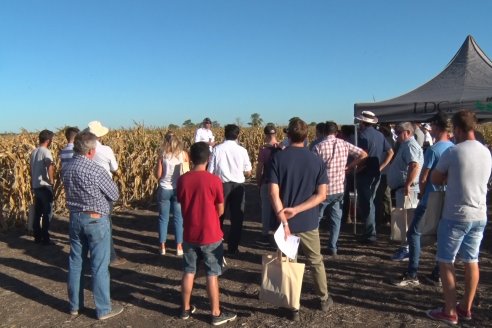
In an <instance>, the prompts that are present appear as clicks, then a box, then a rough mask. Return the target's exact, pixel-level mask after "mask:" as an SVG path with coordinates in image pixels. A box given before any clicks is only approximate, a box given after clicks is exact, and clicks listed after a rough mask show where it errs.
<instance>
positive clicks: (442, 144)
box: [419, 141, 454, 206]
mask: <svg viewBox="0 0 492 328" xmlns="http://www.w3.org/2000/svg"><path fill="white" fill-rule="evenodd" d="M453 146H454V144H453V143H452V142H451V141H438V142H436V143H435V144H434V145H432V146H431V147H429V148H427V150H426V151H425V153H424V166H423V167H422V169H429V170H430V171H429V176H428V177H427V183H426V185H425V191H424V195H423V196H422V198H421V199H420V201H419V204H421V205H423V206H427V200H428V199H429V193H430V192H431V191H436V190H439V186H436V185H434V184H432V183H431V181H430V180H431V179H430V175H431V174H432V170H433V169H434V168H435V167H436V165H437V163H438V162H439V159H440V158H441V155H442V154H443V153H444V151H446V149H448V148H449V147H453Z"/></svg>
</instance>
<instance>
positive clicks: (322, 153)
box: [313, 135, 363, 195]
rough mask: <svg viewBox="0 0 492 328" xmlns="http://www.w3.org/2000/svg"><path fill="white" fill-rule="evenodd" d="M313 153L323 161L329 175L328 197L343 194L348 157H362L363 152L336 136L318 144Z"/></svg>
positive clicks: (331, 136)
mask: <svg viewBox="0 0 492 328" xmlns="http://www.w3.org/2000/svg"><path fill="white" fill-rule="evenodd" d="M313 152H314V153H315V154H317V155H318V156H319V157H321V159H322V160H323V163H324V164H325V167H326V172H327V174H328V195H335V194H340V193H343V192H344V190H345V167H346V166H347V160H348V156H349V155H351V156H353V157H355V158H358V157H360V155H361V154H362V152H363V150H362V149H361V148H359V147H355V146H354V145H352V144H351V143H349V142H346V141H344V140H342V139H339V138H336V137H335V136H334V135H330V136H328V137H327V138H326V139H324V140H323V141H321V142H320V143H318V144H316V145H315V146H314V148H313Z"/></svg>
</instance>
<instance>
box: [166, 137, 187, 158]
mask: <svg viewBox="0 0 492 328" xmlns="http://www.w3.org/2000/svg"><path fill="white" fill-rule="evenodd" d="M182 151H183V143H182V142H181V141H180V140H179V139H178V138H177V137H176V136H175V135H174V133H172V132H167V133H166V135H165V136H164V141H163V142H162V145H161V153H162V154H163V155H164V157H166V158H172V157H178V156H179V154H181V152H182Z"/></svg>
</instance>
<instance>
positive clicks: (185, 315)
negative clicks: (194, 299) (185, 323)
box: [179, 305, 196, 320]
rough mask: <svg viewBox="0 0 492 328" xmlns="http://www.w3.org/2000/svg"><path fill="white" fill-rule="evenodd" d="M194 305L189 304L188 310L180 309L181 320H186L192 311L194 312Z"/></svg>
mask: <svg viewBox="0 0 492 328" xmlns="http://www.w3.org/2000/svg"><path fill="white" fill-rule="evenodd" d="M195 311H196V307H195V306H194V305H190V308H189V309H188V310H183V309H181V314H180V316H179V317H180V318H181V319H183V320H188V319H189V318H190V317H191V315H192V314H193V313H195Z"/></svg>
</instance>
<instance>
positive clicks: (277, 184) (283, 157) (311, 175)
mask: <svg viewBox="0 0 492 328" xmlns="http://www.w3.org/2000/svg"><path fill="white" fill-rule="evenodd" d="M287 135H288V137H289V139H290V145H289V146H288V147H287V148H285V149H284V150H283V151H281V152H277V153H276V154H275V155H273V158H272V164H271V169H270V184H269V189H270V196H271V200H272V206H273V209H274V210H275V213H276V214H277V219H278V220H279V221H280V223H281V224H282V225H283V228H284V230H285V235H286V236H289V235H290V234H295V235H297V236H299V237H300V238H301V247H302V251H303V253H304V255H305V256H306V259H307V262H308V265H311V272H312V274H313V280H314V286H315V290H316V294H317V296H318V297H319V299H320V308H321V310H323V311H327V310H328V308H329V306H330V305H331V304H333V300H332V299H331V298H330V297H328V284H327V279H326V272H325V266H324V263H323V256H322V255H321V247H320V239H319V232H318V211H319V210H318V205H319V204H320V203H321V202H322V201H323V200H325V199H326V195H327V183H328V178H327V175H326V169H325V166H324V164H323V162H322V160H321V158H319V157H318V156H316V155H315V154H314V153H312V152H311V151H309V149H308V148H307V147H304V141H305V140H306V137H307V124H306V123H305V122H304V121H303V120H301V119H299V118H296V119H293V120H291V121H290V123H289V127H288V129H287ZM298 317H299V316H298V313H297V312H293V317H292V319H294V320H296V319H298Z"/></svg>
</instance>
